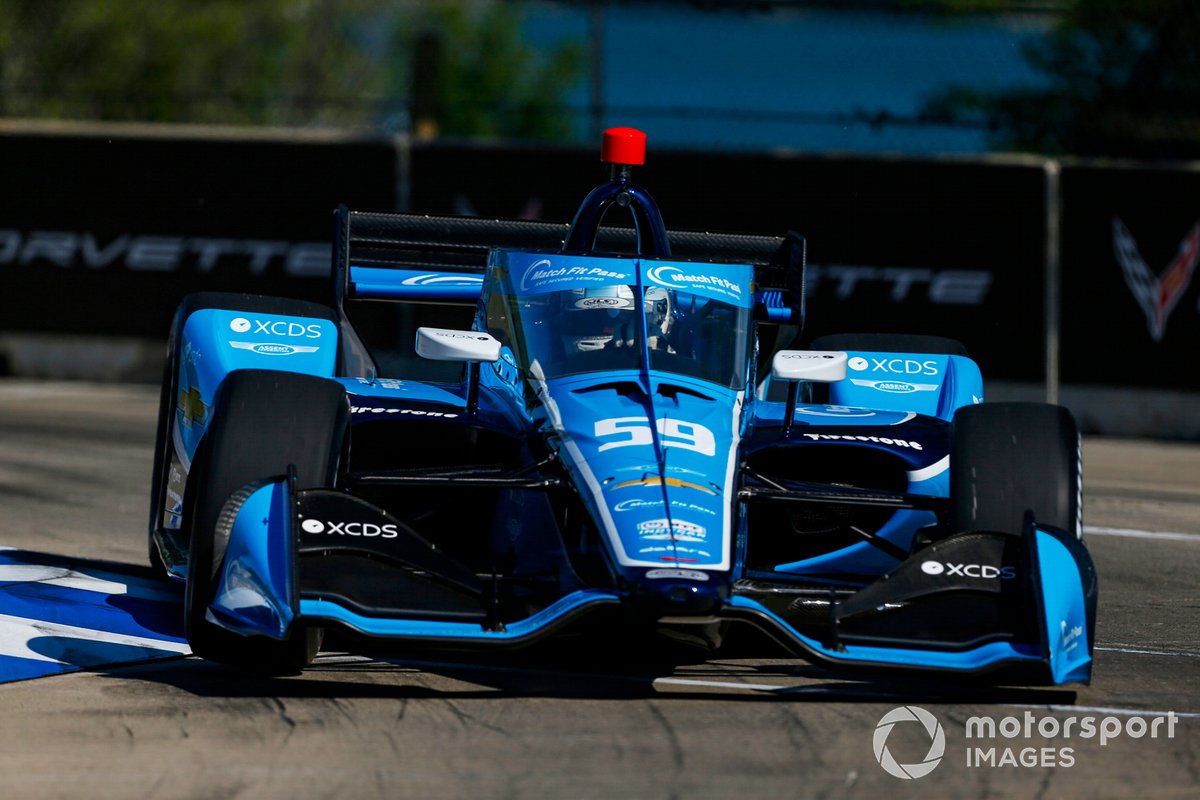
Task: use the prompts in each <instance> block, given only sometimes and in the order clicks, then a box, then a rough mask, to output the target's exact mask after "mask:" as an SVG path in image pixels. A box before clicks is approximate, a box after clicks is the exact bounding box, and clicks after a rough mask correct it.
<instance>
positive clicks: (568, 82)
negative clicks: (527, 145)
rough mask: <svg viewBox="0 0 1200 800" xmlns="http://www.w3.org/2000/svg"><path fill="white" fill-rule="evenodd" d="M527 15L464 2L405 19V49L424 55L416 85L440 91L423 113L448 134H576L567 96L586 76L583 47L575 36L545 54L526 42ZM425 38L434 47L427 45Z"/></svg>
mask: <svg viewBox="0 0 1200 800" xmlns="http://www.w3.org/2000/svg"><path fill="white" fill-rule="evenodd" d="M520 21H521V20H520V17H519V15H518V14H517V13H516V12H515V11H514V10H513V9H512V7H510V6H505V5H500V4H496V3H482V4H481V3H469V2H462V1H460V2H442V3H435V4H432V5H431V6H430V7H429V8H428V9H427V10H426V11H425V12H424V13H422V14H418V15H416V16H415V17H411V18H409V19H407V20H405V21H404V22H403V23H402V25H401V26H400V29H399V34H398V37H397V38H398V40H399V47H398V48H397V49H402V50H405V51H406V52H413V53H419V54H420V57H421V59H422V60H420V61H418V62H417V66H416V72H417V73H418V74H417V75H415V76H413V77H414V78H416V79H417V83H418V85H417V86H416V87H414V91H415V92H416V93H418V94H420V92H421V91H422V90H423V88H424V89H430V88H435V89H436V92H434V94H435V95H436V108H433V109H428V110H425V109H421V110H419V111H418V114H420V113H422V112H427V113H432V114H435V115H436V122H437V129H438V131H439V132H440V133H441V134H445V135H452V136H488V137H512V138H521V139H542V140H553V139H565V138H569V137H570V135H571V133H572V131H571V120H570V115H569V114H568V113H567V111H566V108H565V106H564V104H563V101H562V98H563V97H564V96H565V95H566V93H567V92H568V91H569V90H570V89H571V88H572V87H573V86H574V85H575V84H577V83H578V82H579V80H580V79H581V77H582V76H583V73H584V68H585V52H584V49H583V46H582V45H581V44H580V43H578V42H567V43H565V44H561V45H558V46H556V47H554V48H552V49H550V50H548V51H546V52H541V51H539V50H536V49H534V48H532V47H530V46H528V45H527V44H525V43H524V42H523V41H522V39H521V33H520V28H519V26H520ZM421 39H423V40H424V42H425V45H426V46H425V48H424V49H422V50H419V49H418V45H417V41H418V40H421ZM421 81H428V82H430V83H431V84H432V86H431V87H421V86H420V85H419V84H420V82H421ZM419 123H420V120H418V130H419V129H420V124H419Z"/></svg>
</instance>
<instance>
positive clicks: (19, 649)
mask: <svg viewBox="0 0 1200 800" xmlns="http://www.w3.org/2000/svg"><path fill="white" fill-rule="evenodd" d="M34 638H39V639H40V638H48V639H57V640H61V641H60V642H57V643H56V644H59V645H60V646H61V648H62V652H61V653H60V655H63V656H66V657H65V658H55V657H54V656H53V655H51V654H50V653H43V652H38V651H35V650H32V649H31V648H30V647H29V642H30V641H31V640H32V639H34ZM81 639H82V640H85V641H89V642H104V643H106V644H118V645H125V646H127V647H131V648H141V649H143V650H146V651H147V654H146V655H147V657H150V656H153V655H161V654H162V653H164V652H165V653H177V654H180V655H183V654H185V653H190V652H191V651H192V650H191V647H189V646H188V644H187V643H186V642H183V643H180V642H171V641H167V640H164V639H151V638H148V637H145V636H129V635H126V634H119V633H108V632H106V631H97V630H93V629H91V628H79V627H76V626H75V625H63V624H61V623H56V622H45V621H43V620H36V619H26V618H25V617H13V616H9V615H8V614H0V656H14V657H16V658H28V659H32V660H34V661H50V662H54V663H58V664H71V663H73V659H72V657H71V653H70V651H71V650H72V649H73V648H72V642H78V641H79V640H81Z"/></svg>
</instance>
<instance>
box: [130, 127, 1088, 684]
mask: <svg viewBox="0 0 1200 800" xmlns="http://www.w3.org/2000/svg"><path fill="white" fill-rule="evenodd" d="M644 147H645V136H644V134H641V133H640V132H639V131H635V130H632V129H628V128H617V129H611V130H609V131H607V132H606V133H605V137H604V145H603V148H602V160H603V161H605V162H607V163H609V164H610V168H611V178H610V179H609V180H608V181H607V182H605V183H603V184H601V185H600V186H598V187H597V188H596V189H594V190H593V191H592V192H591V193H590V194H589V195H588V196H587V198H586V199H585V200H584V201H583V203H582V205H581V206H580V208H579V211H578V213H577V215H576V217H575V219H574V221H573V222H572V223H571V224H570V225H560V224H554V223H548V222H528V221H510V220H487V219H476V218H461V217H431V216H424V215H415V214H400V213H375V212H361V211H349V210H347V209H345V208H342V209H339V210H338V212H337V217H336V220H337V238H336V241H335V247H334V270H333V291H332V295H333V296H332V298H331V302H330V304H329V305H327V306H326V305H321V304H316V303H311V302H305V301H300V300H293V299H284V298H272V297H261V296H253V295H237V294H216V293H211V294H198V295H190V296H188V297H187V298H186V299H185V300H184V301H183V303H182V304H181V306H180V308H179V310H178V313H177V315H176V318H175V322H174V325H173V328H172V331H171V337H170V342H169V355H168V359H167V364H166V370H165V375H164V380H163V394H162V404H161V410H160V416H159V426H158V439H157V448H156V455H155V469H154V480H153V490H152V497H151V515H150V557H151V561H152V562H153V563H154V564H156V565H157V566H158V567H159V568H160V569H163V570H165V572H166V573H167V574H168V575H170V576H171V577H173V578H175V579H178V580H181V581H184V582H185V583H186V592H185V598H186V599H185V606H186V610H185V614H186V628H187V635H188V639H189V641H190V643H191V646H192V649H193V651H194V653H196V654H197V655H199V656H203V657H205V658H208V659H212V660H215V661H220V662H225V663H230V664H235V665H239V666H242V667H244V668H247V669H254V670H259V671H265V672H272V673H289V672H296V671H298V670H301V669H303V667H304V666H306V665H307V664H308V663H310V662H311V660H312V658H313V656H314V655H315V653H316V652H317V650H318V648H319V647H320V644H321V637H322V634H323V632H324V631H326V630H338V631H342V632H347V633H349V634H352V636H350V637H347V638H348V639H349V640H351V641H362V640H365V641H366V642H367V643H368V644H371V643H372V642H375V641H379V642H390V643H412V644H420V645H446V646H454V647H460V648H461V647H464V646H465V647H476V648H495V647H513V646H519V645H524V644H528V643H531V642H534V641H537V640H539V639H541V638H543V637H546V636H548V635H551V634H554V633H556V632H560V631H564V630H567V629H574V628H575V627H576V626H577V625H582V624H585V623H587V624H590V627H589V629H590V630H594V629H595V626H596V625H600V626H605V625H611V626H626V627H629V628H633V627H636V628H638V629H643V630H655V631H662V632H664V633H668V634H670V635H672V636H674V637H683V638H687V639H689V640H691V641H693V642H696V643H700V644H703V645H706V646H710V647H715V646H717V645H718V644H719V642H720V639H721V636H722V635H723V634H724V633H725V632H726V630H727V629H728V628H729V626H731V625H735V624H743V625H747V624H748V625H753V626H756V627H757V628H759V629H761V630H762V631H765V632H766V633H768V634H769V635H770V636H772V637H773V638H774V639H775V640H777V641H778V642H780V643H781V644H782V645H784V646H785V647H787V648H789V649H790V650H791V651H792V652H794V653H795V654H796V655H798V656H800V657H802V658H805V659H808V660H812V661H816V662H819V663H823V664H826V665H830V666H847V667H855V668H864V667H865V668H876V667H878V668H892V669H906V670H916V671H924V672H941V673H959V674H971V675H976V674H982V673H987V679H988V680H992V681H996V682H1001V681H1004V682H1021V683H1027V684H1061V683H1066V682H1072V681H1083V682H1087V681H1088V680H1090V676H1091V664H1092V644H1093V639H1094V636H1093V631H1094V626H1095V614H1096V575H1095V570H1094V568H1093V566H1092V562H1091V559H1090V557H1089V556H1088V553H1087V550H1086V548H1085V546H1084V544H1083V541H1082V539H1081V536H1080V533H1081V520H1080V504H1081V500H1080V485H1081V483H1080V472H1081V466H1080V446H1079V435H1078V432H1077V430H1076V427H1075V424H1074V421H1073V420H1072V418H1071V416H1070V414H1069V413H1068V412H1067V411H1066V410H1065V409H1062V408H1059V407H1057V406H1051V405H1042V404H1019V403H984V402H982V398H983V383H982V379H981V376H980V371H979V369H978V367H977V366H976V365H975V363H974V362H973V361H971V359H970V358H969V357H968V356H967V354H966V352H965V350H964V349H963V347H962V346H961V345H960V344H958V343H957V342H955V341H953V340H950V339H943V338H937V337H930V336H915V335H882V334H853V333H851V334H838V335H834V336H827V337H824V338H820V339H817V340H816V341H812V342H803V340H802V339H797V342H794V343H792V344H790V345H788V346H786V347H783V348H782V349H780V348H777V347H769V348H768V347H766V346H765V344H764V346H763V348H762V350H761V351H760V341H762V342H764V343H765V342H768V341H772V340H773V337H774V338H779V337H778V336H777V335H775V332H777V331H779V330H789V329H790V330H795V329H797V328H799V327H801V326H802V323H803V314H804V240H803V239H802V238H801V237H799V236H797V235H795V234H791V233H790V234H788V235H786V236H781V237H775V236H747V235H726V234H709V233H696V232H687V231H682V232H680V231H676V232H672V233H671V234H668V232H667V231H666V229H665V227H664V225H663V223H662V218H661V215H660V213H659V210H658V208H657V206H656V205H655V203H654V200H653V199H652V198H651V196H650V195H649V194H648V193H647V192H646V191H645V189H643V188H642V187H641V186H639V185H638V184H637V183H635V182H634V181H633V180H632V179H631V171H632V168H633V166H635V165H637V164H640V163H642V160H643V157H644ZM610 211H614V212H618V213H619V212H624V211H628V212H629V214H630V216H631V218H632V223H633V224H632V226H628V225H627V226H626V227H613V226H603V227H602V226H601V224H600V223H601V221H602V219H603V218H604V217H605V215H606V213H608V212H610ZM448 312H449V315H448ZM454 313H458V314H459V315H460V316H461V317H462V318H463V319H462V320H461V321H456V318H455V317H454V316H453V314H454ZM472 314H473V317H472ZM779 326H784V327H782V328H781V327H779ZM788 326H790V328H789V327H788ZM414 339H415V348H414V346H413V341H414ZM799 342H803V346H800V345H799V344H798V343H799ZM414 350H415V352H414ZM618 629H620V628H618Z"/></svg>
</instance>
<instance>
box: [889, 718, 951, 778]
mask: <svg viewBox="0 0 1200 800" xmlns="http://www.w3.org/2000/svg"><path fill="white" fill-rule="evenodd" d="M908 722H915V723H918V724H919V725H921V726H922V727H923V728H924V729H925V733H926V734H928V735H929V750H928V751H927V752H926V753H925V757H924V758H923V759H921V760H920V761H917V762H914V763H911V764H901V763H899V762H898V761H896V759H895V757H894V756H893V755H892V753H891V751H890V750H888V746H887V740H888V737H889V736H891V734H892V729H893V728H895V727H896V725H898V724H900V723H908ZM871 746H872V748H873V750H874V751H875V760H876V761H878V762H879V766H881V767H883V770H884V772H886V773H887V774H889V775H893V776H895V777H897V778H902V779H904V780H913V779H915V778H923V777H925V776H926V775H928V774H929V773H931V772H933V771H934V769H936V768H937V765H938V764H940V763H942V756H943V755H945V753H946V732H945V731H944V730H942V723H940V722H938V720H937V717H935V716H934V715H933V714H930V713H929V712H928V711H926V710H925V709H923V708H921V707H920V706H900V707H899V708H893V709H892V710H891V711H889V712H887V713H886V714H884V715H883V717H881V718H880V720H879V724H877V725H876V726H875V735H874V736H873V737H872V739H871Z"/></svg>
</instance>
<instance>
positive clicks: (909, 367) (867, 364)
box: [846, 356, 940, 375]
mask: <svg viewBox="0 0 1200 800" xmlns="http://www.w3.org/2000/svg"><path fill="white" fill-rule="evenodd" d="M846 366H848V367H850V369H852V370H854V371H855V372H863V371H864V370H866V369H868V368H870V370H871V371H872V372H887V373H889V374H891V375H937V374H938V373H939V372H940V370H939V369H938V362H937V361H935V360H933V359H929V360H926V361H917V360H916V359H912V358H888V357H886V356H884V357H883V358H876V357H875V356H872V357H871V360H870V361H868V360H867V359H865V358H862V357H861V356H856V357H854V358H852V359H850V360H849V361H847V362H846Z"/></svg>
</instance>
